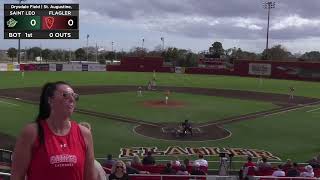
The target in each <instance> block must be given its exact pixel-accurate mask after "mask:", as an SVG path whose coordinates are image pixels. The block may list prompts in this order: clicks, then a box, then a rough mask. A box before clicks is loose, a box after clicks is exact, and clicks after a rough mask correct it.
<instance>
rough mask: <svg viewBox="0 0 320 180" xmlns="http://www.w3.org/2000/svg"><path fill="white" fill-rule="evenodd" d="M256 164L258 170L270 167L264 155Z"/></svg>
mask: <svg viewBox="0 0 320 180" xmlns="http://www.w3.org/2000/svg"><path fill="white" fill-rule="evenodd" d="M257 166H258V169H259V170H264V169H269V168H271V164H270V163H269V162H268V159H267V158H266V157H262V160H260V161H259V162H258V164H257Z"/></svg>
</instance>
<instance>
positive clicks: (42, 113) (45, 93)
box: [36, 81, 70, 144]
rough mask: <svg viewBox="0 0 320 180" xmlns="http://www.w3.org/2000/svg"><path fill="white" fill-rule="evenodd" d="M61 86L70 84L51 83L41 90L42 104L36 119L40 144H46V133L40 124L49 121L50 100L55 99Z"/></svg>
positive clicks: (61, 82) (62, 82)
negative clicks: (54, 96)
mask: <svg viewBox="0 0 320 180" xmlns="http://www.w3.org/2000/svg"><path fill="white" fill-rule="evenodd" d="M59 85H68V86H70V85H69V84H68V83H66V82H64V81H57V82H49V83H46V84H45V85H44V86H43V87H42V90H41V95H40V103H39V113H38V116H37V118H36V123H37V126H38V137H39V140H40V144H44V132H43V128H42V126H41V124H40V122H41V121H42V120H45V119H47V118H48V117H49V116H50V113H51V108H50V104H49V98H51V97H53V95H54V92H55V91H56V90H57V88H58V86H59Z"/></svg>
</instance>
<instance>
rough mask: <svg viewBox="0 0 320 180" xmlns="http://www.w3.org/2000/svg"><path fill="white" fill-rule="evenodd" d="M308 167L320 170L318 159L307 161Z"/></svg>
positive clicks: (319, 158) (319, 159) (319, 160)
mask: <svg viewBox="0 0 320 180" xmlns="http://www.w3.org/2000/svg"><path fill="white" fill-rule="evenodd" d="M308 163H309V165H311V166H312V167H313V168H320V157H319V156H317V157H313V158H312V159H311V160H309V161H308Z"/></svg>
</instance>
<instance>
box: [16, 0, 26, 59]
mask: <svg viewBox="0 0 320 180" xmlns="http://www.w3.org/2000/svg"><path fill="white" fill-rule="evenodd" d="M18 1H19V4H21V2H22V1H26V0H18ZM20 45H21V42H20V38H19V39H18V64H20V58H21V57H20V51H21V48H20Z"/></svg>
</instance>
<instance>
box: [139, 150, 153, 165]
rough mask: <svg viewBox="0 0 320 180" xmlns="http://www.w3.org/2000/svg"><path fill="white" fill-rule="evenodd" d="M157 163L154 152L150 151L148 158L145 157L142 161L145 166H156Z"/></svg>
mask: <svg viewBox="0 0 320 180" xmlns="http://www.w3.org/2000/svg"><path fill="white" fill-rule="evenodd" d="M155 163H156V161H155V159H154V157H153V156H152V152H151V151H149V152H148V153H147V156H145V157H144V158H143V160H142V164H143V165H154V164H155Z"/></svg>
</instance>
